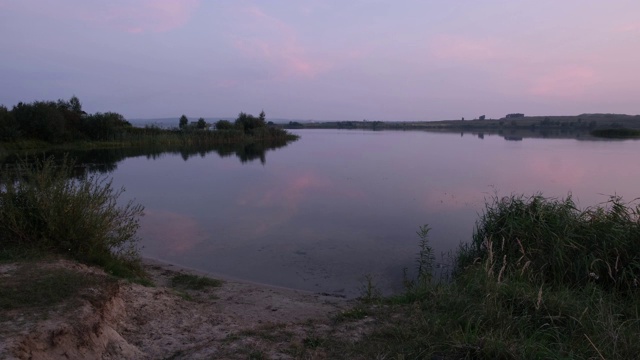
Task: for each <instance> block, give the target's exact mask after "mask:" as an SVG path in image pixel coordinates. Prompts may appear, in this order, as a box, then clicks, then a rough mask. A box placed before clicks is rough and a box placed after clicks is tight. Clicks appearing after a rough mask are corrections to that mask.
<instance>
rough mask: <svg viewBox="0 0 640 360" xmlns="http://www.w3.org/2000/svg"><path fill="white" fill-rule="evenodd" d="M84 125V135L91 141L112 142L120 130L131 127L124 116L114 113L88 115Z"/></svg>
mask: <svg viewBox="0 0 640 360" xmlns="http://www.w3.org/2000/svg"><path fill="white" fill-rule="evenodd" d="M84 124H85V125H84V133H85V134H86V135H87V136H88V137H89V138H90V139H91V140H114V138H115V137H116V135H118V134H120V133H122V130H124V129H126V128H131V127H132V125H131V123H130V122H128V121H127V120H125V118H124V116H122V115H120V114H118V113H114V112H106V113H104V114H103V113H96V114H93V115H89V116H87V118H86V119H85V122H84Z"/></svg>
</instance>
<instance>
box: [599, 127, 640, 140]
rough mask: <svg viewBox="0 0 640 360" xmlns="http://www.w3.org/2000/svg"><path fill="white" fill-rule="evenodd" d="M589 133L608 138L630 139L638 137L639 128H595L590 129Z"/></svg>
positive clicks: (639, 135) (639, 134) (639, 136)
mask: <svg viewBox="0 0 640 360" xmlns="http://www.w3.org/2000/svg"><path fill="white" fill-rule="evenodd" d="M591 135H593V136H596V137H602V138H610V139H632V138H640V130H637V129H626V128H619V129H597V130H593V131H591Z"/></svg>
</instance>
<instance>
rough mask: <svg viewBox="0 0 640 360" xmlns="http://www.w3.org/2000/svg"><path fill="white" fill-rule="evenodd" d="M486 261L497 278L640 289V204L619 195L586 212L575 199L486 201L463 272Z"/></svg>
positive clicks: (462, 260) (464, 253) (466, 252)
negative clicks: (635, 204)
mask: <svg viewBox="0 0 640 360" xmlns="http://www.w3.org/2000/svg"><path fill="white" fill-rule="evenodd" d="M474 262H481V263H484V266H486V267H487V272H488V273H490V274H492V275H493V276H495V277H497V278H498V281H500V280H504V279H507V278H511V279H518V278H519V279H520V280H524V281H527V282H531V283H536V284H545V285H552V286H568V287H584V286H586V285H587V284H594V285H596V286H598V287H600V288H602V289H603V290H606V291H616V292H618V291H622V292H627V291H632V290H633V291H635V290H637V289H638V279H639V278H640V207H638V206H636V207H632V206H629V205H627V204H625V203H624V202H622V199H621V198H619V197H616V196H614V197H611V198H610V200H609V201H608V202H607V203H606V204H605V205H604V206H598V207H593V208H587V209H586V210H583V211H580V210H578V209H577V208H576V206H575V204H574V202H573V200H572V199H571V197H570V196H569V197H567V198H566V199H562V200H559V199H549V198H544V197H542V196H541V195H534V196H531V197H524V196H511V197H505V198H502V199H498V198H497V197H495V198H494V199H493V203H492V204H487V206H486V209H485V211H484V213H483V214H482V216H481V218H480V220H479V221H478V222H477V224H476V230H475V232H474V234H473V240H472V242H471V244H470V245H468V246H466V247H465V248H463V249H462V250H461V251H460V253H459V257H458V271H460V270H461V269H462V268H463V267H466V266H469V265H471V264H473V263H474Z"/></svg>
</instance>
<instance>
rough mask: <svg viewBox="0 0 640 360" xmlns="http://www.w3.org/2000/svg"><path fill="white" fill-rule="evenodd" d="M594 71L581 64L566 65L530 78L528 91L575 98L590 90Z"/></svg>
mask: <svg viewBox="0 0 640 360" xmlns="http://www.w3.org/2000/svg"><path fill="white" fill-rule="evenodd" d="M596 81H597V75H596V72H595V71H594V70H593V69H592V68H590V67H588V66H582V65H573V66H566V67H563V68H560V69H557V70H554V71H551V72H549V73H547V74H545V75H542V76H540V77H538V78H535V79H533V80H532V82H533V84H532V85H531V87H530V88H529V92H530V93H531V94H533V95H538V96H549V97H562V98H575V97H579V96H581V95H583V94H584V93H585V92H587V91H588V90H590V88H591V86H593V85H594V84H595V83H596Z"/></svg>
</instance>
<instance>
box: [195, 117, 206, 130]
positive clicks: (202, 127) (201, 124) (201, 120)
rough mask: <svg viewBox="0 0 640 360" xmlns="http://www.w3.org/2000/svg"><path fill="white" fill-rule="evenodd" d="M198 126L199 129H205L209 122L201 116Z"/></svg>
mask: <svg viewBox="0 0 640 360" xmlns="http://www.w3.org/2000/svg"><path fill="white" fill-rule="evenodd" d="M196 127H197V128H198V129H201V130H204V129H205V128H206V127H207V122H206V121H204V118H200V119H198V122H197V123H196Z"/></svg>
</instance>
